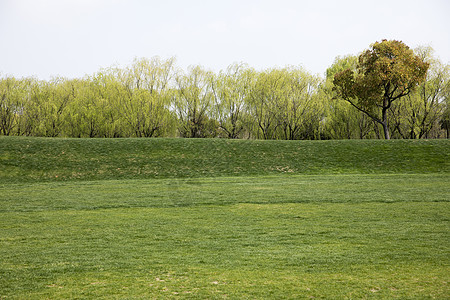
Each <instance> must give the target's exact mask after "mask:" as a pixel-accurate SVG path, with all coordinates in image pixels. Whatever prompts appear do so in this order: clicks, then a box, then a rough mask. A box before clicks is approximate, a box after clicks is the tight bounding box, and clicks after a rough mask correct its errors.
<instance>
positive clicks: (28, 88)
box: [0, 47, 450, 140]
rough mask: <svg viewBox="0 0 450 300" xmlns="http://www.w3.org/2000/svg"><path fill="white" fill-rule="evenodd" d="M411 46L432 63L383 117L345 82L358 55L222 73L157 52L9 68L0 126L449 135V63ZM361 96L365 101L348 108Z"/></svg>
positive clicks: (131, 132)
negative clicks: (57, 70) (78, 65)
mask: <svg viewBox="0 0 450 300" xmlns="http://www.w3.org/2000/svg"><path fill="white" fill-rule="evenodd" d="M415 55H416V56H417V57H419V58H420V61H421V62H423V63H424V66H425V64H426V65H427V66H428V65H429V68H427V69H426V71H425V73H424V75H423V80H418V82H417V84H416V86H415V88H412V87H411V89H410V90H408V92H407V93H406V92H405V93H404V95H402V96H401V97H398V98H396V99H395V100H396V101H392V103H390V105H389V107H388V108H386V109H385V115H383V116H381V117H378V116H377V114H376V111H377V109H378V108H382V107H381V106H380V105H377V104H375V105H371V104H370V103H369V101H368V100H367V99H369V100H370V97H375V96H373V95H369V96H368V97H367V98H365V99H366V100H365V102H364V101H362V100H358V99H360V98H358V97H360V95H356V94H355V92H354V90H350V87H351V84H352V83H354V82H355V79H352V77H350V76H349V75H352V74H353V72H355V73H357V74H358V70H361V66H360V62H361V56H360V57H359V59H358V57H356V56H347V57H338V58H337V59H336V61H335V63H334V64H333V65H332V66H331V67H330V68H329V69H328V70H327V73H326V78H325V79H322V78H320V77H318V76H314V75H311V74H310V73H308V72H307V71H305V70H304V69H302V68H296V67H286V68H275V69H268V70H264V71H257V70H255V69H253V68H251V67H249V66H247V65H245V64H233V65H231V66H229V67H228V68H227V70H224V71H221V72H219V73H213V72H210V71H208V70H205V69H204V68H202V67H200V66H195V67H190V68H189V69H188V70H187V72H185V71H183V70H179V69H177V67H176V65H175V62H174V59H167V60H162V59H160V58H157V57H156V58H153V59H150V60H149V59H144V58H143V59H137V60H135V61H134V62H133V64H132V65H131V66H129V67H126V68H118V67H113V68H109V69H104V70H101V71H100V72H98V73H96V74H95V75H93V76H91V77H85V78H83V79H64V78H55V79H53V80H50V81H41V80H37V79H34V78H22V79H16V78H13V77H10V76H6V77H3V78H1V79H0V134H2V135H26V136H47V137H57V136H63V137H166V136H167V137H169V136H170V137H172V136H181V137H194V138H195V137H224V138H232V139H235V138H257V139H289V140H293V139H350V138H361V139H364V138H381V137H383V136H385V137H387V138H389V137H393V138H413V139H415V138H442V137H449V127H450V126H449V125H450V110H449V101H450V97H449V95H450V68H449V65H444V64H442V63H441V62H440V61H439V60H437V59H436V58H435V57H434V56H433V51H432V49H431V48H423V47H422V48H419V49H416V50H415ZM348 70H350V71H351V72H352V73H349V71H348ZM343 74H347V75H346V76H347V77H344V75H343ZM352 76H353V75H352ZM361 76H362V75H361ZM365 84H366V89H368V88H369V87H368V83H365ZM345 88H348V89H347V90H345ZM352 88H353V87H352ZM363 90H364V89H363ZM397 90H399V88H397ZM393 94H394V92H393ZM395 95H397V94H395ZM345 100H346V101H345ZM358 101H359V102H358ZM352 102H353V103H352ZM361 103H365V105H362V106H360V107H359V108H358V109H355V107H356V106H359V104H361ZM383 117H385V121H386V122H385V124H386V126H384V123H383V121H384V119H382V118H383ZM378 118H379V119H378ZM380 121H382V122H380ZM386 130H387V132H388V136H386V135H385V133H386ZM383 133H384V135H383Z"/></svg>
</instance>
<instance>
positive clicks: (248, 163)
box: [0, 137, 450, 182]
mask: <svg viewBox="0 0 450 300" xmlns="http://www.w3.org/2000/svg"><path fill="white" fill-rule="evenodd" d="M449 149H450V140H421V141H416V140H395V141H394V140H391V141H383V140H346V141H247V140H225V139H47V138H21V137H0V182H1V181H2V182H24V181H42V180H72V179H82V180H103V179H136V178H141V179H146V178H188V177H217V176H255V175H256V176H260V175H273V174H281V173H288V174H340V173H345V174H348V173H353V174H355V173H358V174H361V173H362V174H367V173H399V172H401V173H436V172H448V171H449V170H450V152H449V151H448V150H449Z"/></svg>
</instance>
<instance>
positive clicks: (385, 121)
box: [381, 101, 391, 140]
mask: <svg viewBox="0 0 450 300" xmlns="http://www.w3.org/2000/svg"><path fill="white" fill-rule="evenodd" d="M386 102H387V101H385V105H384V107H383V110H382V112H381V113H382V115H381V117H382V122H381V125H382V126H383V131H384V138H385V139H386V140H390V139H391V137H390V136H389V127H388V119H387V110H388V108H389V106H387V105H386Z"/></svg>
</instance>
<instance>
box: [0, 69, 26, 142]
mask: <svg viewBox="0 0 450 300" xmlns="http://www.w3.org/2000/svg"><path fill="white" fill-rule="evenodd" d="M26 94H27V88H26V84H25V81H24V80H18V79H16V78H14V77H6V78H1V79H0V134H3V135H13V134H14V133H15V130H17V127H18V124H19V118H20V115H22V114H23V110H24V99H25V97H26Z"/></svg>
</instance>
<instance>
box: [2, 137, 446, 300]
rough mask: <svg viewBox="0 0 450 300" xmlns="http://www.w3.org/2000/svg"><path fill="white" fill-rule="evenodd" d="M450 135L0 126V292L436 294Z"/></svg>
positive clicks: (440, 286)
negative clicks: (275, 137) (0, 131)
mask: <svg viewBox="0 0 450 300" xmlns="http://www.w3.org/2000/svg"><path fill="white" fill-rule="evenodd" d="M449 149H450V141H446V140H438V141H403V140H402V141H293V142H287V141H230V140H186V139H117V140H112V139H92V140H89V139H40V138H17V137H15V138H7V137H1V138H0V298H1V299H67V298H69V299H77V298H78V299H84V298H91V299H97V298H104V299H136V298H138V299H139V298H141V299H165V298H180V299H184V298H190V299H198V298H200V299H225V298H228V299H268V298H269V299H303V298H304V299H309V298H328V299H370V298H374V299H393V298H399V299H448V298H450V290H449V286H448V281H449V279H450V239H449V238H450V235H449V231H448V229H449V221H450V210H449V208H450V205H449V201H450V187H449V186H450V185H449V182H450V164H449V161H450V154H449V151H448V150H449Z"/></svg>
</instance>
